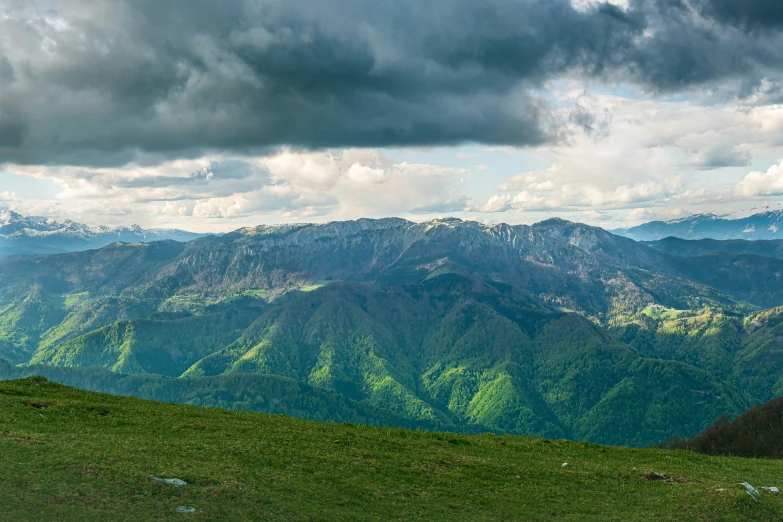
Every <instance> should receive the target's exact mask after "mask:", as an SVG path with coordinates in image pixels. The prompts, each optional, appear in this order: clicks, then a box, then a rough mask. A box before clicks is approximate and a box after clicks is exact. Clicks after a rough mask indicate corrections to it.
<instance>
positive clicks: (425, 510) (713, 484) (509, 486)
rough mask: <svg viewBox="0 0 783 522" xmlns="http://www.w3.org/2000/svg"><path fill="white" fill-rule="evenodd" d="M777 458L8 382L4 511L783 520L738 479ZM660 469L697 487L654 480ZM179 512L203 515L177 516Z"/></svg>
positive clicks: (44, 516) (133, 516)
mask: <svg viewBox="0 0 783 522" xmlns="http://www.w3.org/2000/svg"><path fill="white" fill-rule="evenodd" d="M566 461H567V462H569V466H568V467H567V468H561V464H562V463H563V462H566ZM779 467H780V466H779V463H778V462H776V461H764V460H742V459H732V458H722V457H706V456H701V455H696V454H693V453H689V452H670V451H662V450H654V449H647V450H632V449H626V448H611V447H602V446H597V445H591V444H583V443H567V442H553V441H546V440H543V439H537V438H525V437H511V436H505V437H499V436H491V435H480V436H465V435H452V434H438V433H428V432H414V431H405V430H400V429H379V428H371V427H359V426H354V425H333V424H321V423H315V422H309V421H303V420H296V419H292V418H288V417H282V416H269V415H263V414H253V413H243V412H235V411H223V410H212V409H201V408H195V407H189V406H182V405H175V404H164V403H155V402H148V401H142V400H138V399H131V398H120V397H112V396H108V395H99V394H95V393H91V392H85V391H80V390H75V389H71V388H66V387H63V386H60V385H56V384H51V383H45V382H41V381H40V380H36V379H32V380H31V379H28V380H25V381H11V382H3V383H0V506H3V519H4V520H28V519H29V520H63V519H65V520H95V519H101V518H102V519H104V520H165V519H178V518H188V517H189V518H191V519H194V520H195V519H201V520H392V519H409V520H410V519H427V520H442V519H448V520H452V521H453V520H586V519H587V520H623V521H627V520H651V519H666V520H780V519H781V517H783V498H782V497H773V496H769V495H766V494H765V495H764V496H763V497H762V499H761V501H760V502H754V501H753V500H751V498H750V497H749V496H748V495H747V494H746V493H745V492H744V491H743V490H742V489H741V488H739V486H737V483H738V482H741V481H745V480H747V481H749V482H750V483H752V484H754V485H778V486H781V485H783V484H778V483H776V482H775V481H776V480H777V479H779ZM651 471H660V472H664V473H667V474H671V475H678V476H683V477H687V478H688V479H689V481H686V482H678V483H667V482H661V481H649V480H646V479H645V478H644V476H645V474H646V473H649V472H651ZM152 475H156V476H163V477H179V478H182V479H184V480H186V481H187V482H188V483H189V484H190V485H189V486H188V487H186V488H182V489H175V488H173V487H170V486H165V485H162V484H159V483H156V482H154V481H152V479H151V476H152ZM718 487H723V488H727V491H725V492H723V493H718V492H715V491H714V489H715V488H718ZM180 505H186V506H193V507H194V508H196V509H197V510H198V511H197V513H195V514H193V515H188V516H184V515H177V514H175V513H174V511H173V509H174V508H175V507H176V506H180Z"/></svg>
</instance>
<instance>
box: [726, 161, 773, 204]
mask: <svg viewBox="0 0 783 522" xmlns="http://www.w3.org/2000/svg"><path fill="white" fill-rule="evenodd" d="M735 194H736V195H738V196H741V197H747V198H753V197H757V196H779V195H781V194H783V162H781V163H778V164H777V165H772V166H771V167H770V168H769V169H768V170H767V171H766V172H751V173H749V174H748V175H747V176H745V178H744V179H743V180H742V181H740V182H739V183H738V184H737V188H736V190H735Z"/></svg>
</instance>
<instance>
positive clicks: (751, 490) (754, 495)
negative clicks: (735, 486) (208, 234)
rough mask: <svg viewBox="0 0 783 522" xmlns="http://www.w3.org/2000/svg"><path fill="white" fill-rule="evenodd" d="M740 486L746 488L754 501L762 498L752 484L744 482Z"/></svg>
mask: <svg viewBox="0 0 783 522" xmlns="http://www.w3.org/2000/svg"><path fill="white" fill-rule="evenodd" d="M740 486H742V487H743V488H745V491H747V492H748V495H750V496H751V497H752V498H753V500H758V499H759V497H760V496H761V494H760V493H759V492H758V490H757V489H756V488H754V487H753V486H751V485H750V484H748V483H747V482H743V483H742V484H740Z"/></svg>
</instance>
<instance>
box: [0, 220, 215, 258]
mask: <svg viewBox="0 0 783 522" xmlns="http://www.w3.org/2000/svg"><path fill="white" fill-rule="evenodd" d="M202 236H203V234H194V233H192V232H186V231H184V230H177V229H166V228H154V229H143V228H141V227H139V226H138V225H131V226H128V227H108V226H103V225H99V226H90V225H85V224H82V223H76V222H74V221H71V220H70V219H69V220H66V221H62V222H58V221H55V220H54V219H51V218H47V217H37V216H22V215H21V214H17V213H16V212H13V211H10V210H2V211H0V256H4V255H14V254H61V253H65V252H76V251H81V250H89V249H95V248H101V247H104V246H106V245H109V244H111V243H114V242H117V241H121V242H123V243H149V242H151V241H159V240H163V239H171V240H174V241H190V240H192V239H196V238H198V237H202Z"/></svg>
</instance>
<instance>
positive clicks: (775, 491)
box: [761, 486, 780, 495]
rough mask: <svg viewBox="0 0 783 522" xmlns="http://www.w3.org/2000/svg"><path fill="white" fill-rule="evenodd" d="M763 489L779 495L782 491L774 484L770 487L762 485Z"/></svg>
mask: <svg viewBox="0 0 783 522" xmlns="http://www.w3.org/2000/svg"><path fill="white" fill-rule="evenodd" d="M761 490H762V491H766V492H767V493H772V494H773V495H777V494H778V493H780V490H779V489H778V488H776V487H774V486H771V487H768V488H765V487H762V488H761Z"/></svg>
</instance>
